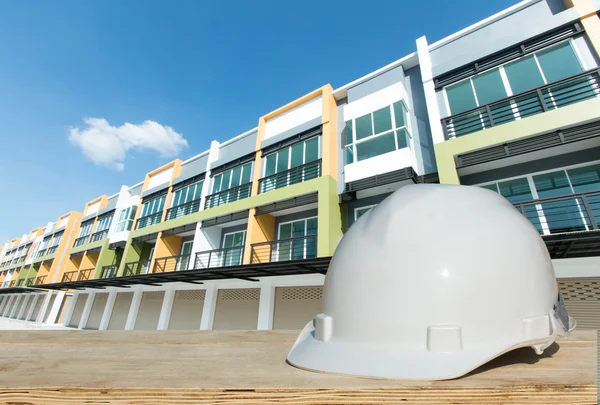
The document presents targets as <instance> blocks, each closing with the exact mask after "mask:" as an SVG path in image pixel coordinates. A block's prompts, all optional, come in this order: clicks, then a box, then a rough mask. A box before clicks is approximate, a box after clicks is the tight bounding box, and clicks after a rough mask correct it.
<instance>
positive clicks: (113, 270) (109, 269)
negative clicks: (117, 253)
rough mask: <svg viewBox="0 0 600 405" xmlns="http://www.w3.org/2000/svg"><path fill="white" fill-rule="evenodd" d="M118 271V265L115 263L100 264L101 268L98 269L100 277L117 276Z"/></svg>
mask: <svg viewBox="0 0 600 405" xmlns="http://www.w3.org/2000/svg"><path fill="white" fill-rule="evenodd" d="M118 271H119V266H118V265H116V264H111V265H109V266H102V270H101V271H100V278H113V277H117V272H118Z"/></svg>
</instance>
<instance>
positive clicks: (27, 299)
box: [17, 294, 31, 319]
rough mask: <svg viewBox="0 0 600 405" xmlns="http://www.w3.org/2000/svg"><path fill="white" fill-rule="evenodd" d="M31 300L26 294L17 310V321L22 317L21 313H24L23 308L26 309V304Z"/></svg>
mask: <svg viewBox="0 0 600 405" xmlns="http://www.w3.org/2000/svg"><path fill="white" fill-rule="evenodd" d="M30 299H31V295H30V294H27V295H26V296H25V298H23V303H22V304H21V308H19V312H17V319H19V318H21V317H22V316H23V312H25V308H26V307H27V303H28V302H29V300H30Z"/></svg>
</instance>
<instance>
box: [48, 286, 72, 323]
mask: <svg viewBox="0 0 600 405" xmlns="http://www.w3.org/2000/svg"><path fill="white" fill-rule="evenodd" d="M66 294H67V293H66V292H64V291H60V292H59V293H58V294H57V295H56V299H55V300H54V304H53V305H52V308H51V309H50V313H49V314H48V320H47V321H46V323H47V324H49V325H53V324H55V323H56V318H58V311H60V306H61V305H62V302H63V300H64V299H65V295H66Z"/></svg>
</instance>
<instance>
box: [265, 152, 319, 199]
mask: <svg viewBox="0 0 600 405" xmlns="http://www.w3.org/2000/svg"><path fill="white" fill-rule="evenodd" d="M320 175H321V159H318V160H315V161H313V162H310V163H306V164H303V165H301V166H297V167H293V168H291V169H289V170H286V171H284V172H280V173H275V174H273V175H271V176H267V177H263V178H262V179H260V180H258V192H259V193H266V192H267V191H271V190H276V189H278V188H282V187H287V186H291V185H293V184H298V183H302V182H304V181H307V180H311V179H316V178H317V177H319V176H320Z"/></svg>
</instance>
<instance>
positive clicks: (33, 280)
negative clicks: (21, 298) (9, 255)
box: [25, 277, 35, 287]
mask: <svg viewBox="0 0 600 405" xmlns="http://www.w3.org/2000/svg"><path fill="white" fill-rule="evenodd" d="M34 283H35V277H29V278H28V279H27V281H26V282H25V287H31V286H32V285H33V284H34Z"/></svg>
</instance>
